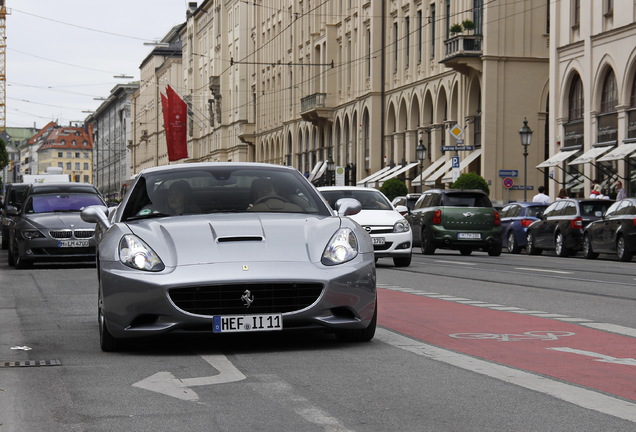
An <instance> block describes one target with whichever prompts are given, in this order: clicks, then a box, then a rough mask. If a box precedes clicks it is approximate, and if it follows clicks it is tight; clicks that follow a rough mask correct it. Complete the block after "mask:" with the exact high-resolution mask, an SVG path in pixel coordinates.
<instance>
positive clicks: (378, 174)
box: [357, 165, 402, 186]
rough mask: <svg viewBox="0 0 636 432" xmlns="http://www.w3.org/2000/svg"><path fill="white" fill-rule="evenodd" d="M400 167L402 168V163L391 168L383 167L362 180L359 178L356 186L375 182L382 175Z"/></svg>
mask: <svg viewBox="0 0 636 432" xmlns="http://www.w3.org/2000/svg"><path fill="white" fill-rule="evenodd" d="M400 168H402V165H396V166H394V167H393V168H391V167H390V166H388V167H384V168H382V169H381V170H380V171H378V172H376V173H375V174H373V175H371V176H369V177H367V178H366V179H364V181H362V180H360V181H359V182H358V183H357V185H358V186H367V185H368V184H369V183H375V182H376V181H378V180H380V179H381V178H383V177H384V176H386V175H389V174H392V173H394V172H395V171H398V170H399V169H400Z"/></svg>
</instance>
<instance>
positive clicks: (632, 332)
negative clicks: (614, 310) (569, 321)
mask: <svg viewBox="0 0 636 432" xmlns="http://www.w3.org/2000/svg"><path fill="white" fill-rule="evenodd" d="M581 325H583V326H586V327H590V328H593V329H597V330H603V331H607V332H610V333H617V334H622V335H625V336H631V337H636V329H634V328H631V327H624V326H620V325H616V324H607V323H598V322H592V323H581Z"/></svg>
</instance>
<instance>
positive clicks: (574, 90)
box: [568, 75, 583, 121]
mask: <svg viewBox="0 0 636 432" xmlns="http://www.w3.org/2000/svg"><path fill="white" fill-rule="evenodd" d="M568 102H569V110H568V117H569V120H570V121H573V120H581V119H583V83H582V82H581V77H579V76H578V75H576V76H575V77H574V78H573V79H572V84H571V85H570V96H569V98H568Z"/></svg>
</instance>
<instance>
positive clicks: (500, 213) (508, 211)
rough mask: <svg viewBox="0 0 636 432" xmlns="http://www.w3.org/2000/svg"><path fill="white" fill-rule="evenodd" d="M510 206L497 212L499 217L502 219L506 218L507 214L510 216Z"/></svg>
mask: <svg viewBox="0 0 636 432" xmlns="http://www.w3.org/2000/svg"><path fill="white" fill-rule="evenodd" d="M512 208H513V206H512V205H508V206H506V207H504V208H502V209H501V211H500V212H499V216H500V217H502V218H505V217H508V213H510V214H511V215H512V211H511V210H512Z"/></svg>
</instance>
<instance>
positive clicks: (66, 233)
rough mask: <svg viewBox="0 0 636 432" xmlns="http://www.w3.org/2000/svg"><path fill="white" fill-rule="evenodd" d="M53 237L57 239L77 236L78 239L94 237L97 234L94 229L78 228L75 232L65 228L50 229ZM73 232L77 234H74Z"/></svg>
mask: <svg viewBox="0 0 636 432" xmlns="http://www.w3.org/2000/svg"><path fill="white" fill-rule="evenodd" d="M49 234H50V236H51V237H53V238H55V239H60V240H61V239H70V238H73V237H75V238H76V239H87V238H92V237H93V236H94V235H95V230H94V229H76V230H75V232H73V231H71V230H70V229H63V230H51V231H49ZM73 234H75V235H74V236H73Z"/></svg>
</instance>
